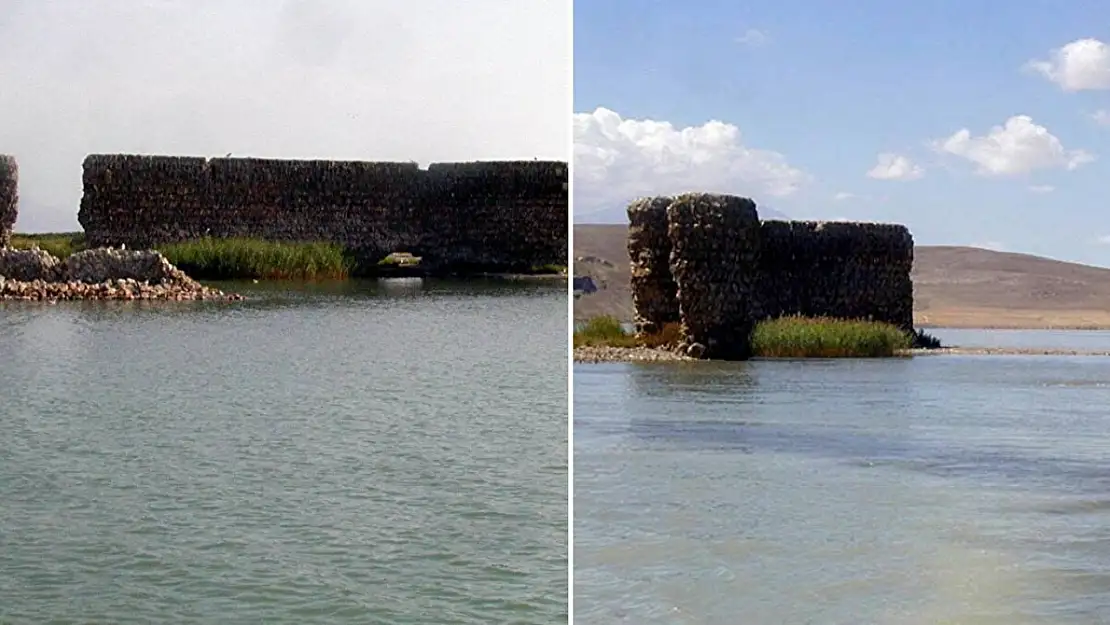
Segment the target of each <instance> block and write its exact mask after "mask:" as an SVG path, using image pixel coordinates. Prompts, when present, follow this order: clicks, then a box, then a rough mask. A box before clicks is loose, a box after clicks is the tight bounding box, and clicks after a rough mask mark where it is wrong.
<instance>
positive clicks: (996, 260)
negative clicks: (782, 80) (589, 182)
mask: <svg viewBox="0 0 1110 625" xmlns="http://www.w3.org/2000/svg"><path fill="white" fill-rule="evenodd" d="M627 232H628V228H627V226H624V225H608V224H606V225H576V226H574V257H575V263H574V275H576V276H590V277H592V278H593V279H594V281H595V282H596V283H597V285H598V287H599V290H598V291H597V292H596V293H592V294H589V295H584V296H582V297H580V298H578V299H577V300H575V302H574V315H575V317H576V318H578V319H586V318H589V317H593V316H596V315H601V314H608V315H615V316H617V317H618V318H621V319H626V320H629V319H631V317H632V296H631V293H630V292H629V286H628V280H629V267H628V252H627V251H626V248H625V237H626V235H627ZM913 280H914V318H915V319H916V320H917V323H918V325H920V326H924V327H928V326H934V327H936V326H943V327H965V328H970V327H974V328H1051V327H1056V328H1110V269H1106V268H1102V267H1091V266H1087V265H1079V264H1076V263H1067V262H1062V261H1058V260H1051V259H1048V258H1042V257H1039V256H1031V255H1028V254H1014V253H1009V252H993V251H990V250H983V249H978V248H972V247H956V246H918V247H917V249H916V250H915V259H914V271H913Z"/></svg>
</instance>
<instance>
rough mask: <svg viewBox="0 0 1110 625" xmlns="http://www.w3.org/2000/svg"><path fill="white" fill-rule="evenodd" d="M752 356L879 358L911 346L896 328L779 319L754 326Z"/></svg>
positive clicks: (909, 339) (853, 322)
mask: <svg viewBox="0 0 1110 625" xmlns="http://www.w3.org/2000/svg"><path fill="white" fill-rule="evenodd" d="M751 341H752V353H753V355H755V356H758V357H763V358H882V357H890V356H895V355H897V354H898V352H900V351H903V350H907V349H909V348H910V347H911V346H912V345H913V339H912V337H911V336H910V335H909V334H908V333H906V332H903V331H902V330H901V329H899V328H898V327H897V326H894V325H891V324H888V323H881V322H877V321H857V320H846V319H832V318H828V317H817V318H808V317H797V316H793V317H780V318H778V319H768V320H766V321H762V322H760V323H758V324H756V327H755V330H754V331H753V332H752V338H751Z"/></svg>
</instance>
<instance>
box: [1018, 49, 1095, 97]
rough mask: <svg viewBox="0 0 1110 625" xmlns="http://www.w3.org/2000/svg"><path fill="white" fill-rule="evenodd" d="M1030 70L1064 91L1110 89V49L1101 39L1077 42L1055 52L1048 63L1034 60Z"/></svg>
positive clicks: (1029, 64)
mask: <svg viewBox="0 0 1110 625" xmlns="http://www.w3.org/2000/svg"><path fill="white" fill-rule="evenodd" d="M1026 68H1027V69H1029V70H1031V71H1034V72H1036V73H1038V74H1041V75H1042V76H1044V77H1045V78H1047V79H1049V80H1051V81H1052V82H1054V83H1056V84H1057V85H1059V86H1060V88H1061V89H1063V90H1064V91H1084V90H1102V89H1110V46H1107V45H1106V44H1105V43H1103V42H1101V41H1099V40H1098V39H1077V40H1075V41H1073V42H1071V43H1069V44H1067V45H1065V46H1063V47H1060V48H1056V49H1055V50H1052V51H1051V53H1050V54H1049V59H1048V60H1033V61H1030V62H1029V63H1027V64H1026Z"/></svg>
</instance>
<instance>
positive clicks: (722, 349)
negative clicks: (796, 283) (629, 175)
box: [667, 193, 760, 360]
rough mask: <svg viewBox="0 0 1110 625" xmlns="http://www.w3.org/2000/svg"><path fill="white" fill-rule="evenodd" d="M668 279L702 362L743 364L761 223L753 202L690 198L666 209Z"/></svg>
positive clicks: (753, 312) (681, 198) (721, 197)
mask: <svg viewBox="0 0 1110 625" xmlns="http://www.w3.org/2000/svg"><path fill="white" fill-rule="evenodd" d="M667 222H668V229H667V231H668V238H669V239H670V243H671V263H670V267H671V275H672V276H673V278H674V281H675V284H676V286H677V295H678V297H677V299H678V303H679V311H680V315H681V318H682V326H683V334H684V336H685V339H686V342H687V344H688V345H695V344H697V345H700V346H702V347H697V348H695V349H694V350H693V351H694V352H695V353H697V354H699V355H700V356H701V357H704V358H715V359H722V360H746V359H747V358H750V357H751V343H750V338H751V332H752V328H753V327H754V323H755V315H756V314H757V310H756V309H755V307H756V305H757V303H756V302H755V301H754V298H755V297H757V296H758V288H759V287H760V280H759V250H760V222H759V213H758V212H757V211H756V207H755V202H753V201H752V200H750V199H746V198H741V197H736V196H730V195H713V194H701V193H691V194H686V195H681V196H678V197H677V198H675V200H674V201H673V202H672V203H671V204H670V206H669V207H668V208H667Z"/></svg>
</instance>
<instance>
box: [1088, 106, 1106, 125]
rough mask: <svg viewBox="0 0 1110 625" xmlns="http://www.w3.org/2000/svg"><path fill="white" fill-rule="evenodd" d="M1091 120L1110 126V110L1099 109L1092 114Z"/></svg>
mask: <svg viewBox="0 0 1110 625" xmlns="http://www.w3.org/2000/svg"><path fill="white" fill-rule="evenodd" d="M1090 117H1091V120H1092V121H1094V122H1095V123H1096V124H1098V125H1099V126H1110V111H1108V110H1106V109H1099V110H1097V111H1095V112H1094V113H1091V115H1090Z"/></svg>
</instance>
